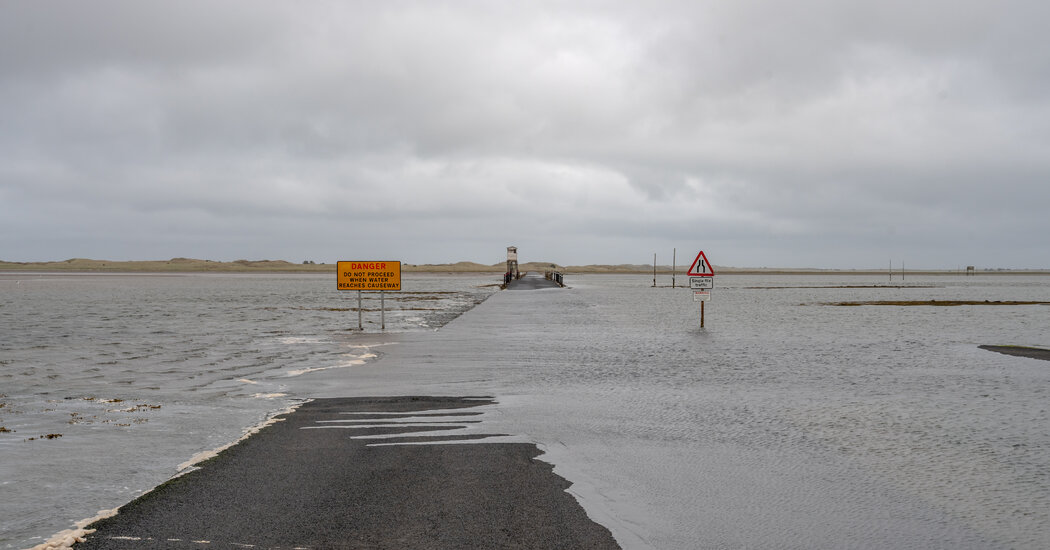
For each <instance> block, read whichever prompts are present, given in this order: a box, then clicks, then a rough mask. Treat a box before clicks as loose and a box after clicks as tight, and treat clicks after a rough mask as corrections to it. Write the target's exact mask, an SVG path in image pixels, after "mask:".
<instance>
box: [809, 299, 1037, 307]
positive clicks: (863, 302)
mask: <svg viewBox="0 0 1050 550" xmlns="http://www.w3.org/2000/svg"><path fill="white" fill-rule="evenodd" d="M821 305H825V306H1034V305H1041V306H1045V305H1050V302H1035V301H1027V300H860V301H853V302H824V303H823V304H821Z"/></svg>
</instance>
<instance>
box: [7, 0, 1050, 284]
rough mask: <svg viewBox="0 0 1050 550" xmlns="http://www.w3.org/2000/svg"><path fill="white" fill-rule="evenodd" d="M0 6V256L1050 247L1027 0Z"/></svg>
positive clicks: (953, 251) (950, 261) (607, 254)
mask: <svg viewBox="0 0 1050 550" xmlns="http://www.w3.org/2000/svg"><path fill="white" fill-rule="evenodd" d="M622 4H623V3H618V2H582V3H567V2H529V3H503V2H488V1H477V2H471V1H463V2H453V3H447V4H446V3H437V2H410V1H404V2H401V1H391V2H310V3H289V2H268V1H263V2H259V1H251V2H219V3H216V2H179V3H170V4H155V3H142V2H134V1H126V2H115V1H109V2H106V1H103V2H91V3H85V2H75V1H66V2H47V3H42V2H16V3H7V4H5V5H4V7H3V8H0V9H2V11H3V17H0V120H3V124H0V258H3V259H5V260H16V261H18V260H21V261H30V260H54V259H65V258H68V257H96V258H106V259H114V260H122V259H154V258H158V259H159V258H168V257H175V256H189V257H202V258H209V259H216V260H231V259H237V258H280V259H288V260H290V261H299V260H306V259H311V260H316V261H328V262H331V261H335V260H337V259H352V258H371V257H382V258H393V259H402V260H403V261H406V262H409V263H431V262H447V261H458V260H472V261H479V262H483V263H496V262H498V261H500V260H501V259H502V258H503V252H504V247H506V246H507V245H512V244H513V245H517V246H518V247H519V249H520V251H521V255H522V260H523V261H529V260H530V259H532V260H547V261H556V262H559V263H563V264H586V263H645V262H647V261H650V260H651V258H652V254H653V252H657V253H659V254H660V255H661V257H669V253H670V251H671V248H672V247H676V248H678V249H679V252H681V253H682V254H680V255H682V256H683V257H684V256H686V255H688V253H689V252H690V251H692V252H694V253H695V250H699V249H704V250H705V251H707V253H708V255H709V257H711V259H712V261H714V262H715V263H716V264H723V265H736V266H755V267H757V266H783V267H832V268H834V267H841V268H849V267H882V266H885V265H886V264H887V262H888V261H889V260H894V263H898V262H899V261H902V260H903V261H906V262H907V265H908V266H909V267H914V268H955V267H958V266H960V265H978V266H981V267H1015V268H1040V267H1042V268H1046V267H1050V265H1048V262H1047V258H1050V256H1048V255H1047V253H1046V246H1045V244H1044V240H1045V237H1044V236H1045V235H1047V234H1050V221H1048V220H1050V217H1048V216H1046V215H1045V213H1044V211H1045V205H1047V204H1050V185H1047V176H1048V175H1050V156H1048V155H1046V154H1045V151H1047V150H1048V145H1050V143H1048V141H1050V101H1048V98H1050V94H1047V93H1046V92H1047V90H1048V81H1050V70H1048V69H1047V68H1048V67H1050V59H1048V57H1050V47H1048V46H1050V44H1048V43H1047V42H1048V41H1047V39H1046V38H1045V33H1044V32H1043V30H1042V28H1041V27H1042V24H1041V22H1042V21H1046V20H1048V19H1050V13H1048V12H1050V5H1046V4H1045V3H1040V2H1024V1H1006V2H990V1H989V2H958V1H955V2H941V1H932V2H924V3H922V4H921V5H914V4H913V3H909V2H898V1H889V2H882V3H878V4H871V3H866V2H865V3H860V2H836V1H816V0H811V1H802V2H793V3H790V4H785V3H781V2H757V1H742V2H731V3H729V2H671V1H668V2H647V3H645V5H644V6H642V5H640V4H639V5H622Z"/></svg>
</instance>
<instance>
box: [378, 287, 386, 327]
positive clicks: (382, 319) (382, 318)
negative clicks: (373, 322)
mask: <svg viewBox="0 0 1050 550" xmlns="http://www.w3.org/2000/svg"><path fill="white" fill-rule="evenodd" d="M379 311H380V313H379V323H380V324H379V328H380V329H382V330H386V291H385V290H380V291H379Z"/></svg>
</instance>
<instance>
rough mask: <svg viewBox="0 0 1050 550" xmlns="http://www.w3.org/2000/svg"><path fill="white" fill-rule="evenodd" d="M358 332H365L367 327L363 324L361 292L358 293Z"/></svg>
mask: <svg viewBox="0 0 1050 550" xmlns="http://www.w3.org/2000/svg"><path fill="white" fill-rule="evenodd" d="M357 330H365V325H364V324H363V323H362V322H361V291H360V290H358V291H357Z"/></svg>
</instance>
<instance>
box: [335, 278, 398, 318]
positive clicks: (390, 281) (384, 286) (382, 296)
mask: <svg viewBox="0 0 1050 550" xmlns="http://www.w3.org/2000/svg"><path fill="white" fill-rule="evenodd" d="M336 288H338V289H339V290H356V291H357V328H358V330H364V324H363V319H362V314H361V312H362V309H363V308H362V307H361V292H362V291H365V290H370V291H373V292H375V291H378V292H379V309H380V315H381V318H380V327H381V328H382V329H383V330H386V291H388V290H401V262H400V261H396V262H395V261H339V262H336Z"/></svg>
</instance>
